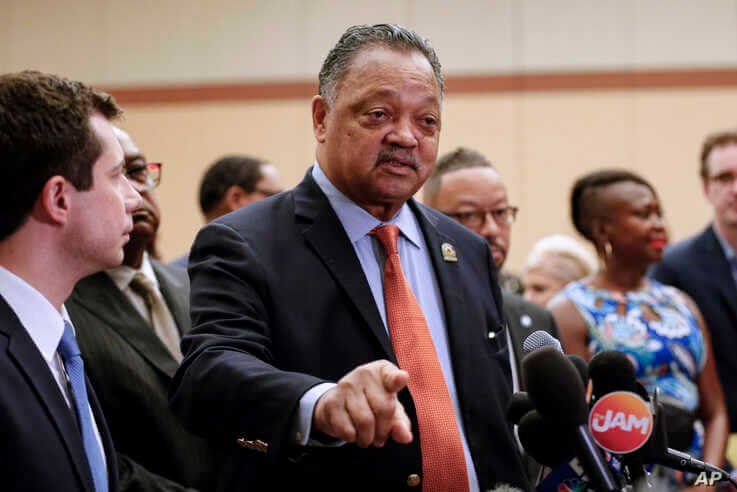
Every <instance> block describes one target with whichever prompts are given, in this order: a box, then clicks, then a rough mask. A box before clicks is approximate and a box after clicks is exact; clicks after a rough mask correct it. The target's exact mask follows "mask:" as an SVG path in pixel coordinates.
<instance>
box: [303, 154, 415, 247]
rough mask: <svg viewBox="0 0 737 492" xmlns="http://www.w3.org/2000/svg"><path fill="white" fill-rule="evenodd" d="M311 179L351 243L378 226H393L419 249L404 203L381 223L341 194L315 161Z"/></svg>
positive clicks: (408, 211)
mask: <svg viewBox="0 0 737 492" xmlns="http://www.w3.org/2000/svg"><path fill="white" fill-rule="evenodd" d="M312 178H313V179H314V180H315V182H316V183H317V186H319V187H320V189H321V190H322V192H323V193H325V196H327V198H328V201H329V202H330V205H331V206H332V207H333V210H335V213H336V215H337V216H338V219H339V220H340V222H341V224H343V228H344V229H345V232H346V234H348V238H349V239H350V240H351V243H353V244H355V243H356V242H357V241H359V240H360V239H362V238H363V237H365V236H366V235H367V234H368V233H369V232H371V231H372V230H373V229H374V228H376V227H378V226H380V225H384V224H393V225H395V226H397V227H398V228H399V230H400V232H401V233H402V235H403V236H404V237H405V238H407V239H408V240H409V242H410V244H412V245H413V246H415V247H416V248H419V247H420V244H421V243H420V230H419V227H418V225H417V222H416V221H415V218H414V215H413V214H412V210H411V209H410V208H409V205H407V204H406V203H405V204H404V205H402V208H400V209H399V212H397V214H396V215H395V216H394V217H392V219H391V220H389V221H388V222H382V221H380V220H379V219H377V218H376V217H374V216H373V215H371V214H370V213H368V212H367V211H366V210H364V209H362V208H361V207H359V206H358V205H356V204H355V203H354V202H353V201H352V200H351V199H350V198H348V197H347V196H345V195H344V194H343V192H341V191H340V190H339V189H338V188H336V187H335V185H334V184H333V183H331V182H330V180H329V179H328V177H327V176H326V175H325V173H324V172H323V170H322V169H321V168H320V164H319V163H318V162H317V161H315V165H314V166H313V167H312Z"/></svg>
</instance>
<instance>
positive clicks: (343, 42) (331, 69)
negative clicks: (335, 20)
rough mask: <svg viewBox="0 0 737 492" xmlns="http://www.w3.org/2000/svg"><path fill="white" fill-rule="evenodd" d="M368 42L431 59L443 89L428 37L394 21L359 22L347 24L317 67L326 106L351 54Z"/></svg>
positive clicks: (330, 101)
mask: <svg viewBox="0 0 737 492" xmlns="http://www.w3.org/2000/svg"><path fill="white" fill-rule="evenodd" d="M370 46H384V47H387V48H390V49H395V50H400V51H417V52H419V53H421V54H422V55H424V56H425V58H427V61H428V62H430V66H431V67H432V71H433V73H434V74H435V80H437V82H438V87H439V88H440V95H441V96H442V94H443V91H444V90H445V85H444V83H443V74H442V72H441V69H440V61H439V60H438V55H437V54H435V49H433V47H432V46H431V45H430V42H429V41H428V40H427V39H424V38H422V37H421V36H419V35H418V34H417V33H415V32H413V31H410V30H409V29H407V28H404V27H402V26H399V25H397V24H361V25H357V26H351V27H349V28H348V29H347V30H346V31H345V32H344V33H343V35H342V36H341V37H340V39H339V40H338V42H337V43H336V44H335V46H333V48H332V49H331V50H330V52H329V53H328V56H327V57H326V58H325V61H324V62H323V64H322V68H321V69H320V77H319V81H320V89H319V93H320V95H321V96H322V97H323V99H325V101H326V102H327V104H328V106H331V105H332V104H333V102H334V101H335V95H336V88H337V87H338V84H339V83H340V82H341V81H342V80H343V78H344V77H345V74H346V72H348V69H349V68H350V65H351V62H352V61H353V58H354V57H355V56H356V55H357V54H358V53H359V52H360V51H361V50H363V49H365V48H367V47H370Z"/></svg>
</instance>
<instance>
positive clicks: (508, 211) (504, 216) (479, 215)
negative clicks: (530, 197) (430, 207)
mask: <svg viewBox="0 0 737 492" xmlns="http://www.w3.org/2000/svg"><path fill="white" fill-rule="evenodd" d="M518 211H519V207H513V206H509V207H499V208H495V209H494V210H474V211H469V212H443V213H444V214H445V215H447V216H448V217H452V218H454V219H455V220H457V221H458V222H460V223H461V224H463V225H464V226H466V227H469V228H472V229H478V228H480V227H483V226H484V224H486V220H487V219H486V218H487V217H488V216H489V215H491V218H492V219H494V222H496V225H497V226H499V227H509V226H510V225H512V224H513V223H514V221H515V219H516V218H517V212H518Z"/></svg>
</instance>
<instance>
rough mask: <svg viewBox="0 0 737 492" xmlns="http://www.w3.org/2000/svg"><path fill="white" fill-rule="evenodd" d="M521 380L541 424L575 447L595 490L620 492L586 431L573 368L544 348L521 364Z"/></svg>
mask: <svg viewBox="0 0 737 492" xmlns="http://www.w3.org/2000/svg"><path fill="white" fill-rule="evenodd" d="M522 376H523V380H524V383H525V387H526V388H527V392H528V394H529V397H530V399H531V400H532V402H533V403H534V405H535V408H536V409H537V412H539V414H540V415H541V416H542V418H543V420H544V421H546V422H549V423H550V425H552V426H557V427H559V428H560V429H561V431H562V432H564V433H565V435H566V436H568V437H569V438H570V439H571V440H573V442H574V443H575V449H576V455H577V456H578V458H579V459H580V460H581V464H582V465H583V468H584V470H585V472H586V474H587V475H588V476H589V478H590V479H591V481H592V484H593V485H594V486H595V488H596V490H599V491H606V492H611V491H618V490H621V489H620V487H619V486H618V484H617V482H616V481H615V479H614V477H613V476H612V473H611V471H610V470H609V467H608V465H607V463H606V461H605V459H604V457H603V456H602V453H601V450H600V449H599V448H598V447H597V446H596V444H595V443H594V440H593V438H592V436H591V432H590V431H589V427H588V425H587V420H588V414H589V409H588V405H587V403H586V396H585V391H584V387H583V381H582V380H581V377H580V375H579V373H578V370H577V369H576V367H575V366H574V364H573V363H572V362H571V361H570V360H569V359H568V358H566V356H565V355H563V354H562V353H561V352H559V351H558V350H557V349H556V348H555V347H543V348H540V349H538V350H534V351H533V352H530V353H529V354H527V355H526V356H525V358H524V359H523V360H522ZM550 445H552V446H554V445H555V443H554V442H551V443H550Z"/></svg>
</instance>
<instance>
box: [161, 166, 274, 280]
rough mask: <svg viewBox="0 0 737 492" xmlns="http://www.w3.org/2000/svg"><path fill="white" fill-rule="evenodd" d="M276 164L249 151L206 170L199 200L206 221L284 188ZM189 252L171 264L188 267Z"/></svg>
mask: <svg viewBox="0 0 737 492" xmlns="http://www.w3.org/2000/svg"><path fill="white" fill-rule="evenodd" d="M283 188H284V187H283V185H282V183H281V177H280V176H279V171H277V169H276V167H275V166H274V165H272V164H269V163H268V162H266V161H264V160H262V159H259V158H256V157H250V156H247V155H241V154H231V155H226V156H224V157H221V158H219V159H218V160H216V161H215V162H213V163H212V164H211V165H210V167H208V168H207V171H205V174H204V176H203V177H202V182H201V183H200V192H199V203H200V211H201V212H202V215H203V217H204V218H205V222H207V223H209V222H212V221H213V220H215V219H217V218H218V217H220V216H222V215H225V214H227V213H230V212H233V211H234V210H238V209H239V208H241V207H245V206H246V205H249V204H251V203H255V202H257V201H259V200H263V199H264V198H268V197H270V196H273V195H276V194H277V193H281V192H282V191H283ZM188 257H189V254H185V255H182V256H180V257H179V258H176V259H174V260H172V261H171V262H170V263H169V264H170V265H173V266H177V267H180V268H185V269H186V268H187V258H188Z"/></svg>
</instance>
